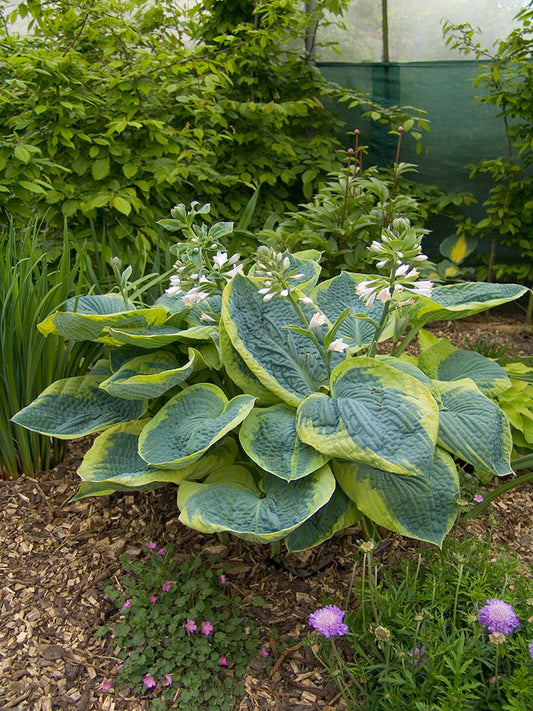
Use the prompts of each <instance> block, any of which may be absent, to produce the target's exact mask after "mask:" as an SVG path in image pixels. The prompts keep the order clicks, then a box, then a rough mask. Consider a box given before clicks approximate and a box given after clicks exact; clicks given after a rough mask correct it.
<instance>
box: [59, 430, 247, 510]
mask: <svg viewBox="0 0 533 711" xmlns="http://www.w3.org/2000/svg"><path fill="white" fill-rule="evenodd" d="M146 423H147V420H137V421H136V422H130V423H128V424H126V425H116V426H114V427H110V428H109V429H108V430H106V431H105V432H104V433H103V434H101V435H100V436H99V437H97V438H96V439H95V441H94V444H93V446H92V447H91V449H90V450H89V451H88V452H87V454H86V455H85V457H84V459H83V462H82V463H81V465H80V467H79V468H78V474H79V476H80V477H81V479H82V483H81V484H80V487H79V490H78V492H77V494H76V495H75V496H74V497H73V499H72V500H76V499H83V498H85V497H86V496H103V495H105V494H111V493H113V492H114V491H130V490H134V491H137V490H145V489H155V488H157V487H160V486H164V485H165V484H167V483H172V484H179V483H180V482H182V481H184V480H185V479H194V480H198V479H203V478H204V477H206V476H208V475H209V474H211V472H213V471H216V470H218V469H223V468H225V467H229V466H231V465H232V464H233V463H234V461H235V457H236V456H237V451H238V448H237V443H236V442H235V440H233V439H230V438H226V439H224V440H223V441H222V442H220V443H219V444H217V445H215V446H214V447H212V448H211V450H210V451H209V453H208V454H205V455H204V456H203V457H202V458H201V459H199V460H198V461H196V462H194V463H192V464H189V465H188V466H186V467H183V469H157V468H156V467H152V466H150V465H149V464H147V463H146V462H145V461H144V459H142V458H141V457H140V456H139V453H138V444H139V434H140V433H141V431H142V429H143V428H144V426H145V425H146Z"/></svg>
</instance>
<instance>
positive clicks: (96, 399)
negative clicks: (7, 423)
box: [12, 375, 146, 439]
mask: <svg viewBox="0 0 533 711" xmlns="http://www.w3.org/2000/svg"><path fill="white" fill-rule="evenodd" d="M103 380H105V375H86V376H80V377H76V378H65V379H64V380H57V381H56V382H55V383H52V385H50V386H49V387H47V388H46V390H44V391H43V392H42V393H41V394H40V395H39V397H37V398H36V399H35V400H34V401H33V402H32V403H31V404H30V405H28V406H27V407H25V408H24V409H23V410H20V412H17V414H16V415H15V416H14V417H13V418H12V419H13V422H16V423H17V424H19V425H22V426H23V427H26V428H27V429H29V430H33V431H34V432H40V433H41V434H45V435H49V436H50V437H58V438H59V439H74V438H76V437H83V436H84V435H87V434H91V433H93V432H101V431H102V430H104V429H106V428H107V427H110V426H111V425H116V424H119V423H124V422H131V421H132V420H137V419H139V417H141V416H142V415H143V413H144V412H145V411H146V402H145V401H143V400H123V399H122V398H116V397H112V396H111V395H108V394H107V393H106V392H104V391H103V390H102V389H101V388H100V384H101V383H102V382H103Z"/></svg>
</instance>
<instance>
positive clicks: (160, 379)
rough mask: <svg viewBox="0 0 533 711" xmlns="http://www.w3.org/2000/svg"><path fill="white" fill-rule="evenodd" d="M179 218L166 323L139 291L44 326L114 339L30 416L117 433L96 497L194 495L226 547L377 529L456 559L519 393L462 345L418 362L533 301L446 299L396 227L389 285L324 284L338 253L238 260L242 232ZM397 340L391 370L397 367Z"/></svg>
mask: <svg viewBox="0 0 533 711" xmlns="http://www.w3.org/2000/svg"><path fill="white" fill-rule="evenodd" d="M208 212H209V206H208V205H203V206H201V205H199V204H198V203H193V204H191V207H190V209H186V208H185V206H184V205H177V206H176V207H175V208H174V209H173V210H172V211H171V218H170V219H168V220H165V221H163V222H164V227H165V228H167V229H170V230H173V231H174V232H178V231H181V232H182V234H183V236H184V240H183V241H182V242H178V243H177V244H176V245H175V246H174V247H173V248H172V251H173V253H174V255H175V257H176V267H175V268H176V273H175V274H174V275H173V276H172V278H171V284H170V286H169V287H168V289H167V293H165V294H163V295H162V296H161V297H160V298H159V299H158V300H157V301H156V302H155V303H154V305H153V306H151V307H144V306H141V307H135V306H134V304H133V303H131V302H130V301H129V300H128V297H127V294H122V295H120V296H119V295H116V294H107V295H102V296H86V297H80V298H78V299H77V300H76V301H70V302H69V303H68V304H67V307H66V310H65V311H57V312H55V313H53V314H51V315H50V316H49V317H48V318H47V319H46V320H45V321H44V322H43V323H41V324H40V330H41V331H42V332H43V333H58V334H60V335H62V336H63V337H65V338H68V339H74V340H93V341H96V342H100V343H104V344H105V346H106V354H105V357H104V358H102V359H101V360H100V361H98V362H97V363H96V364H95V366H94V368H93V369H92V370H91V371H90V372H89V373H88V374H87V375H86V376H84V377H79V378H69V379H65V380H60V381H58V382H56V383H54V384H53V385H52V386H51V387H49V388H47V389H46V390H45V391H44V392H43V393H42V394H41V395H40V396H39V397H38V398H37V399H36V400H34V402H33V403H32V404H31V405H29V406H28V407H26V408H24V409H23V410H21V411H20V412H19V413H17V414H16V415H15V416H14V418H13V419H14V421H15V422H16V423H18V424H20V425H23V426H24V427H27V428H29V429H32V430H35V431H38V432H41V433H43V434H47V435H49V436H54V437H60V438H64V439H68V438H75V437H81V436H84V435H87V434H91V433H97V432H98V433H101V434H99V436H98V437H97V438H96V439H95V441H94V444H93V446H92V447H91V449H90V450H89V452H88V453H87V454H86V456H85V459H84V461H83V462H82V464H81V466H80V467H79V470H78V473H79V475H80V477H81V479H82V483H81V486H80V489H79V492H78V494H77V497H78V498H81V497H84V496H91V495H103V494H108V493H111V492H114V491H132V490H140V489H149V488H156V487H160V486H165V485H166V484H169V483H172V484H174V485H176V486H177V487H178V496H177V500H178V507H179V509H180V512H181V513H180V520H181V521H182V522H183V523H184V524H185V525H187V526H190V527H191V528H194V529H196V530H199V531H203V532H206V533H215V532H223V531H227V532H230V533H233V534H234V535H236V536H239V537H241V538H244V539H247V540H252V541H257V542H264V543H272V542H277V541H281V540H284V541H285V543H286V546H287V548H288V549H289V550H293V551H295V550H304V549H306V548H309V547H311V546H314V545H317V544H319V543H320V542H322V541H324V540H326V539H328V538H330V537H331V536H332V535H333V534H334V533H335V532H336V531H339V530H342V529H343V528H346V527H348V526H351V525H353V524H354V523H355V522H356V521H361V522H362V524H363V525H364V527H365V528H366V530H370V529H371V527H372V525H373V524H378V525H379V526H384V527H385V528H388V529H390V530H393V531H395V532H397V533H400V534H402V535H407V536H411V537H414V538H419V539H421V540H425V541H430V542H432V543H436V544H437V545H441V544H442V541H443V538H444V536H445V535H446V533H447V532H448V531H449V530H450V528H451V526H452V525H453V522H454V520H455V518H456V515H457V505H456V500H457V498H458V495H459V470H458V467H459V469H460V468H461V467H462V466H468V467H470V468H471V469H473V470H474V471H475V472H476V474H478V475H479V476H480V477H482V479H483V480H487V479H488V478H490V477H492V476H506V475H509V474H511V473H512V468H511V463H510V460H511V451H512V438H511V432H510V427H509V422H508V420H507V417H506V416H505V414H504V412H503V411H502V410H501V408H500V407H499V406H498V405H497V403H496V402H495V398H496V396H497V395H498V393H501V392H503V391H505V390H506V389H507V388H509V387H510V386H511V381H510V379H509V377H508V375H507V373H506V372H505V371H504V370H503V368H501V366H499V365H498V364H497V363H495V362H493V361H491V360H490V359H488V358H486V357H484V356H483V355H481V354H480V353H477V352H473V351H465V350H461V349H459V348H456V347H455V346H453V345H452V344H449V343H448V342H445V341H437V342H435V343H432V344H431V345H430V346H429V347H428V348H427V349H424V351H423V352H422V354H421V355H420V357H419V358H414V357H411V356H407V355H405V348H406V347H407V345H408V344H409V342H410V341H411V340H412V339H413V338H414V337H415V335H416V334H417V333H419V332H420V331H421V330H422V329H423V327H424V325H425V324H426V323H428V322H429V321H436V320H449V319H456V318H460V317H464V316H469V315H472V314H475V313H478V312H480V311H484V310H486V309H488V308H491V307H492V306H496V305H499V304H502V303H506V302H509V301H512V300H514V299H517V298H519V297H521V296H522V295H524V294H525V293H526V292H527V288H526V287H523V286H520V285H516V284H488V283H479V282H478V283H466V282H465V283H459V284H451V285H446V286H436V285H434V284H432V283H431V281H430V280H429V279H427V278H426V277H425V276H424V275H423V273H422V272H421V269H422V267H423V265H424V264H425V262H426V261H427V260H426V257H425V255H424V254H423V253H422V249H421V239H422V235H421V234H420V232H419V231H417V230H415V229H413V228H412V226H411V225H410V223H409V221H408V220H406V219H402V218H398V219H394V220H393V221H392V222H391V224H390V225H388V226H387V227H386V228H384V229H383V232H382V234H381V240H374V241H373V242H372V243H371V245H370V247H369V255H370V257H371V258H372V260H373V261H374V263H375V273H374V274H370V275H369V274H357V273H353V274H352V273H350V272H342V273H341V274H339V275H338V276H335V277H333V278H332V279H328V280H326V281H323V282H319V277H320V265H319V257H320V255H319V254H318V253H317V252H315V251H313V250H309V251H307V252H299V253H296V254H289V253H287V252H284V253H281V252H276V251H275V250H273V249H270V248H268V247H265V246H263V247H260V248H259V249H258V251H257V256H256V261H255V263H254V264H251V265H250V264H247V263H244V262H243V261H242V260H241V259H240V258H239V257H238V256H237V255H230V254H229V253H228V249H227V247H226V244H227V241H228V239H229V238H230V235H231V234H232V231H233V225H232V223H229V222H222V223H216V224H213V225H212V226H211V227H209V228H208V227H207V225H206V224H205V223H204V222H202V223H201V224H198V222H199V221H202V220H205V217H206V215H207V213H208ZM385 341H387V342H388V343H389V345H390V349H389V352H388V354H379V353H378V344H380V343H384V342H385Z"/></svg>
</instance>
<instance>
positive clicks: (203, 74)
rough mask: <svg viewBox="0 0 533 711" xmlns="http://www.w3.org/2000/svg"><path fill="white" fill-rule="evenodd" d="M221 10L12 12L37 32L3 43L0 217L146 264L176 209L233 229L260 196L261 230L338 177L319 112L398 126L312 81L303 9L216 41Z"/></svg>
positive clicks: (334, 123) (349, 95)
mask: <svg viewBox="0 0 533 711" xmlns="http://www.w3.org/2000/svg"><path fill="white" fill-rule="evenodd" d="M232 4H233V3H229V4H228V3H225V4H224V7H226V9H228V8H229V7H230V6H231V5H232ZM220 5H221V3H206V7H204V6H202V5H201V4H200V5H198V6H196V7H195V8H193V9H192V10H187V11H185V10H183V9H180V8H179V6H178V4H176V3H172V2H160V3H157V4H156V5H155V6H154V5H153V3H150V2H148V1H147V0H127V2H123V1H122V0H120V1H119V0H97V1H96V2H92V3H90V4H89V5H79V6H78V5H77V4H72V3H65V2H63V0H57V1H54V2H47V3H44V2H40V1H38V0H36V1H34V2H31V3H27V4H26V3H21V4H20V5H19V6H18V8H17V9H16V10H15V11H14V14H15V15H17V13H18V14H19V15H21V16H23V15H25V14H27V15H28V16H29V17H31V33H30V34H28V35H26V36H24V37H17V36H12V35H6V34H4V35H3V36H2V37H1V41H2V45H3V50H4V51H3V53H2V58H1V59H0V77H1V78H2V80H3V84H4V88H5V90H4V92H3V94H2V97H1V98H0V124H1V125H2V127H3V130H2V136H1V138H0V201H1V205H2V207H3V209H4V210H5V211H7V212H8V213H10V214H15V215H19V216H22V217H23V218H26V219H27V218H28V217H29V216H30V215H32V214H33V213H34V212H35V211H37V212H38V213H39V214H40V215H44V214H45V213H46V215H47V219H48V221H49V223H50V225H51V226H52V228H54V227H55V228H58V227H59V228H60V227H61V226H62V221H63V217H64V216H66V217H68V218H69V225H70V228H71V230H72V231H73V232H76V234H77V236H78V237H87V236H89V235H90V221H91V220H92V221H94V222H95V224H96V231H97V233H99V232H100V230H101V229H105V230H107V231H108V232H109V235H110V237H111V238H113V239H114V240H117V241H118V243H120V242H126V243H130V246H131V248H132V249H141V250H142V249H150V248H151V246H153V244H155V240H156V239H157V231H156V230H155V229H154V228H153V227H152V225H154V224H155V222H156V220H158V219H160V218H162V217H164V215H166V214H168V210H169V209H170V207H171V206H172V205H173V204H174V203H176V202H184V203H189V202H190V200H191V199H192V197H195V198H196V197H197V198H200V199H201V200H202V201H204V202H213V203H214V204H216V205H217V213H216V214H217V216H218V217H222V218H226V217H228V216H229V215H235V214H240V213H241V212H242V211H243V210H244V208H245V206H246V204H247V203H248V201H249V199H250V197H251V196H252V195H253V193H254V192H255V191H256V190H257V188H258V187H259V186H261V199H260V202H259V204H258V207H257V210H256V212H255V216H254V219H255V221H256V224H263V223H264V221H265V220H266V217H268V215H270V214H271V213H272V212H274V211H278V212H284V211H285V210H286V209H287V208H288V207H290V206H293V207H294V206H295V205H296V204H297V203H298V202H300V201H301V199H302V198H303V196H307V197H308V198H309V197H310V196H311V194H312V192H313V189H314V186H316V184H317V181H318V180H319V179H320V178H321V177H322V176H324V175H326V174H327V172H328V171H331V170H332V169H334V168H335V167H337V166H338V165H339V162H338V158H337V156H336V151H337V150H338V148H339V146H340V143H339V141H338V139H337V138H336V137H335V135H334V133H335V131H337V130H338V129H339V122H338V120H337V119H336V118H335V116H334V114H333V113H332V112H331V111H329V110H327V109H326V108H325V107H324V105H323V101H324V100H325V99H328V98H330V97H333V96H341V95H342V98H343V99H344V100H350V101H351V102H353V103H356V104H366V105H367V106H368V108H369V109H372V110H373V111H374V115H375V116H377V117H378V118H379V120H383V121H391V120H394V121H396V122H398V121H401V120H402V118H405V117H406V114H405V112H402V111H400V110H397V109H395V108H393V109H388V110H385V109H382V108H381V107H379V106H376V105H374V104H372V103H371V102H369V101H367V100H366V99H365V98H364V97H363V96H362V95H359V94H357V93H354V92H350V91H347V90H346V91H345V90H342V89H340V87H338V86H335V85H333V84H329V83H327V82H326V81H325V80H324V79H323V78H322V77H321V75H320V73H319V72H318V71H317V70H316V69H315V68H314V67H312V66H311V65H310V64H309V62H308V57H307V56H306V54H305V52H304V50H303V41H304V37H305V35H306V32H307V27H308V23H309V21H310V20H309V18H308V17H307V15H306V14H305V13H304V12H303V11H302V10H301V9H300V4H299V3H297V2H295V1H293V0H290V1H289V2H286V1H285V0H283V1H282V2H280V1H278V0H268V1H267V2H260V3H255V4H252V3H251V2H250V3H244V6H246V8H247V12H245V13H244V14H243V15H241V14H239V13H238V12H237V13H232V12H230V13H229V14H228V16H227V17H228V18H233V20H232V22H230V23H229V24H228V22H227V21H226V23H225V25H224V27H225V30H224V31H220V32H217V33H213V32H209V31H208V28H209V26H210V25H209V18H210V17H211V18H212V17H215V18H216V17H217V15H216V12H218V11H220V7H219V6H220ZM207 10H209V12H207ZM209 13H211V14H209ZM213 13H214V14H213ZM319 14H320V13H319ZM313 18H314V19H318V17H316V18H315V16H313ZM233 22H234V23H235V24H233ZM215 24H216V23H215ZM191 38H192V39H191ZM414 125H415V126H416V125H417V122H416V121H414ZM50 206H53V209H54V212H52V211H49V208H50ZM117 254H118V256H120V257H121V258H123V259H124V257H125V253H124V250H121V251H120V253H117Z"/></svg>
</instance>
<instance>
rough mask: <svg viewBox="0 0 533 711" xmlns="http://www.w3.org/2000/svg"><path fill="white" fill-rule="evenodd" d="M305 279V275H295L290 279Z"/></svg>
mask: <svg viewBox="0 0 533 711" xmlns="http://www.w3.org/2000/svg"><path fill="white" fill-rule="evenodd" d="M304 277H305V274H295V275H294V276H293V277H291V278H292V279H303V278H304Z"/></svg>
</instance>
